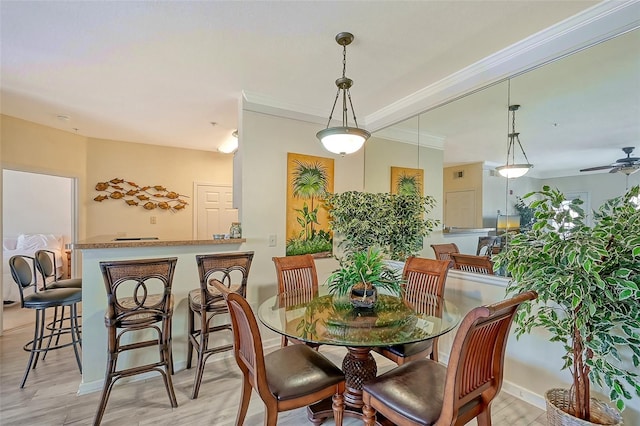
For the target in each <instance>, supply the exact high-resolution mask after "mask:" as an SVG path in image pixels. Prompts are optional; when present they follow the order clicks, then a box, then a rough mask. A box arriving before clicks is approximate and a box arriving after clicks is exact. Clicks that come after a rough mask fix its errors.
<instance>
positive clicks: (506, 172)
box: [496, 164, 533, 179]
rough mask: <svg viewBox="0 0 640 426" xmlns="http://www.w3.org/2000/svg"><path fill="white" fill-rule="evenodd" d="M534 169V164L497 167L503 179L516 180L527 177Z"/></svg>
mask: <svg viewBox="0 0 640 426" xmlns="http://www.w3.org/2000/svg"><path fill="white" fill-rule="evenodd" d="M532 167H533V164H509V165H506V166H500V167H496V170H497V171H498V173H500V176H502V177H506V178H507V179H515V178H519V177H522V176H524V175H526V174H527V172H528V171H529V169H531V168H532Z"/></svg>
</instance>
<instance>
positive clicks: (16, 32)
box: [0, 0, 640, 167]
mask: <svg viewBox="0 0 640 426" xmlns="http://www.w3.org/2000/svg"><path fill="white" fill-rule="evenodd" d="M597 3H598V2H596V1H563V0H556V1H545V2H541V1H536V0H532V1H379V2H363V1H307V2H296V1H166V2H133V1H129V2H68V1H48V2H31V1H3V2H1V3H0V8H1V9H0V11H1V15H0V19H1V33H0V35H1V46H0V47H1V69H0V71H1V75H0V78H1V80H0V83H1V93H0V95H1V96H2V98H1V100H2V102H1V112H2V113H3V114H6V115H9V116H14V117H18V118H22V119H25V120H29V121H33V122H36V123H40V124H43V125H47V126H51V127H54V128H58V129H62V130H66V131H71V132H77V133H78V134H81V135H85V136H89V137H93V138H102V139H112V140H123V141H132V142H140V143H151V144H158V145H169V146H180V147H184V148H194V149H203V150H211V151H214V150H216V149H217V147H218V146H219V145H220V144H221V143H222V142H224V141H225V140H226V139H228V138H229V137H230V135H231V132H232V131H233V130H234V129H236V128H237V126H238V108H239V101H240V99H241V97H242V96H243V95H244V97H245V98H251V99H259V100H260V101H261V102H262V103H264V104H265V105H272V106H278V107H279V108H281V109H287V110H291V111H296V112H298V113H302V114H307V115H309V116H314V117H317V118H318V120H319V121H318V122H321V120H320V118H321V117H328V115H329V111H330V108H331V104H332V102H333V99H334V96H335V91H336V88H335V84H334V80H335V79H336V78H337V77H339V76H340V74H341V71H342V67H341V65H342V63H341V62H342V52H341V50H342V49H341V47H340V46H338V45H337V44H336V42H335V40H334V36H335V35H336V34H337V33H338V32H341V31H349V32H352V33H353V34H354V35H355V41H354V42H353V43H352V44H351V45H350V46H349V47H348V48H347V76H349V77H351V78H352V79H353V80H354V81H355V84H354V86H353V88H352V89H351V94H352V98H353V102H354V106H355V109H356V112H357V116H358V119H359V124H360V125H361V126H362V125H363V124H364V126H365V127H366V126H367V125H368V124H369V123H373V122H374V121H375V120H374V118H375V117H380V116H381V115H382V114H384V113H385V111H386V109H387V108H388V106H389V105H392V104H394V103H398V102H401V101H402V100H403V99H407V98H409V97H411V96H412V95H414V94H416V93H419V92H420V91H421V90H424V88H427V87H431V86H433V85H434V84H435V83H437V82H440V81H442V80H443V79H446V78H447V77H448V76H451V75H453V74H454V73H456V72H457V71H459V70H461V69H463V68H465V67H468V66H470V65H472V64H474V63H477V62H478V61H480V60H482V59H483V58H485V57H487V56H489V55H492V54H494V53H496V52H499V51H501V50H502V49H505V48H507V47H508V46H511V45H513V44H514V43H516V42H518V41H520V40H522V39H525V38H527V37H529V36H531V35H532V34H535V33H538V32H539V31H541V30H544V29H546V28H548V27H551V26H553V25H554V24H557V23H558V22H561V21H563V20H565V19H567V18H569V17H571V16H573V15H575V14H578V13H581V12H584V11H585V10H588V9H589V8H590V7H592V6H594V5H596V4H597ZM636 47H637V46H636ZM635 56H636V59H637V57H638V56H639V55H635ZM636 65H637V61H636ZM519 78H524V76H522V77H519ZM515 86H516V83H515V81H514V83H513V91H514V92H515ZM536 90H537V89H536ZM536 90H533V92H535V91H536ZM519 102H521V103H523V104H525V105H523V109H522V110H521V111H519V114H520V115H521V116H522V120H523V121H524V118H525V116H526V114H528V113H529V112H528V111H531V107H530V106H528V105H533V103H532V102H529V104H526V102H525V99H524V95H523V99H522V100H521V101H519ZM500 108H504V97H503V101H502V104H501V105H500ZM559 108H560V106H559ZM560 109H562V108H560ZM636 112H637V111H636ZM520 115H519V116H518V120H520ZM60 116H62V118H61V117H60ZM504 116H505V114H503V118H502V120H501V123H504V122H505V119H504ZM323 119H324V118H323ZM546 119H547V120H548V121H553V122H555V120H556V118H555V117H553V115H552V114H549V116H548V117H546ZM379 121H380V120H379ZM212 122H215V123H217V124H216V125H215V126H213V125H212V124H211V123H212ZM523 125H524V124H523ZM322 126H323V125H321V124H319V126H318V127H319V129H320V128H322ZM373 130H375V129H373ZM519 130H520V129H519ZM433 131H434V132H436V133H439V132H441V135H442V136H443V137H446V136H447V135H446V134H445V133H446V132H445V130H444V129H435V128H434V130H433ZM469 131H472V129H471V130H469ZM503 133H504V132H503ZM521 133H522V139H523V143H524V144H525V147H526V150H527V154H528V155H529V156H530V159H531V160H532V162H536V160H535V155H534V152H532V151H534V150H535V149H534V147H533V145H532V144H531V143H530V142H529V140H533V139H532V137H533V135H531V136H530V133H529V134H527V133H526V130H525V129H524V128H523V129H522V130H521ZM636 136H637V135H636ZM454 139H456V138H453V137H451V138H450V139H449V141H448V142H447V143H446V145H445V155H446V160H447V161H449V162H450V161H451V160H452V159H451V158H449V157H450V155H449V154H451V155H453V156H460V158H458V159H457V160H454V161H470V159H469V158H467V157H465V156H466V155H469V156H471V153H474V157H475V156H480V157H485V156H486V155H485V154H486V153H487V152H491V151H492V150H495V148H492V147H489V146H487V147H484V148H483V147H482V145H480V144H478V146H477V150H472V149H467V148H464V147H462V146H463V145H459V146H456V145H455V144H454V142H453V141H454ZM498 139H501V140H503V141H504V137H503V135H502V136H500V138H498ZM616 142H617V141H616ZM502 145H504V142H503V143H502ZM592 145H593V146H592V148H595V147H598V146H599V145H598V144H597V143H596V142H593V143H592ZM637 145H638V149H639V150H640V142H639V143H638V144H637ZM449 150H450V152H449ZM503 150H504V149H503V147H501V148H500V149H499V151H503ZM475 151H477V152H475ZM531 157H533V158H531ZM615 158H618V157H615ZM615 158H613V159H615ZM484 159H488V160H490V161H492V159H489V158H474V159H473V161H478V160H484ZM603 159H604V157H603V156H600V158H598V161H601V160H603ZM498 161H500V160H498ZM537 164H538V163H537V162H536V165H537ZM590 165H599V164H590V163H589V164H585V165H584V167H587V166H590Z"/></svg>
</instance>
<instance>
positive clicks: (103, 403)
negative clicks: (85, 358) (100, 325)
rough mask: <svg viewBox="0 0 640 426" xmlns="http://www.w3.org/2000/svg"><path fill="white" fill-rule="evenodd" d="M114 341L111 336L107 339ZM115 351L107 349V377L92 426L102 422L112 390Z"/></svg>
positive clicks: (115, 361)
mask: <svg viewBox="0 0 640 426" xmlns="http://www.w3.org/2000/svg"><path fill="white" fill-rule="evenodd" d="M111 332H112V331H111V330H109V334H111ZM112 338H113V339H115V337H114V336H113V337H112V336H109V339H110V340H111V339H112ZM114 351H115V349H112V348H109V354H108V355H107V357H108V359H107V376H106V377H105V379H104V386H103V387H102V396H101V397H100V404H98V411H96V417H95V419H94V421H93V424H94V426H98V425H100V423H101V422H102V416H104V411H105V409H106V408H107V402H108V401H109V395H110V394H111V389H112V388H113V384H114V381H113V376H114V374H115V371H116V363H117V360H118V358H117V356H118V355H117V353H114Z"/></svg>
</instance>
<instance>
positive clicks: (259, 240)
mask: <svg viewBox="0 0 640 426" xmlns="http://www.w3.org/2000/svg"><path fill="white" fill-rule="evenodd" d="M322 127H323V126H322V125H320V124H314V123H309V122H304V121H298V120H292V119H287V118H282V117H276V116H272V115H267V114H261V113H257V112H253V111H247V110H244V111H243V113H242V124H241V128H240V141H239V142H240V150H241V152H240V153H239V155H240V158H242V165H241V175H242V176H241V178H242V200H241V206H242V208H241V211H240V220H241V222H242V233H243V237H245V238H246V239H247V242H246V243H245V244H244V245H243V249H247V250H254V251H255V257H254V259H253V263H252V264H251V280H250V281H251V285H250V288H249V289H248V294H247V297H248V299H249V301H250V302H252V303H253V304H255V303H256V302H257V301H262V300H264V299H266V298H267V297H269V296H272V295H273V294H275V292H276V275H275V268H274V266H273V261H272V260H271V258H272V257H273V256H284V255H285V241H284V236H285V212H286V210H285V207H286V173H287V164H286V162H287V152H294V153H302V154H308V155H315V156H318V157H330V158H334V159H335V184H334V191H336V192H343V191H348V190H362V189H363V188H362V184H363V173H364V171H363V164H364V154H363V151H362V150H361V151H359V152H357V153H355V154H351V155H347V156H345V157H340V156H339V155H334V154H330V153H329V152H327V151H325V150H324V148H323V147H322V145H321V144H320V142H319V141H318V140H317V139H316V137H315V134H316V132H318V130H321V129H322ZM269 235H276V237H277V246H276V247H269V246H268V238H269ZM316 265H317V268H318V278H319V280H320V281H321V282H324V279H326V277H327V275H328V273H329V272H330V271H331V270H332V269H334V268H335V267H336V266H337V263H336V262H335V260H333V259H318V260H317V262H316Z"/></svg>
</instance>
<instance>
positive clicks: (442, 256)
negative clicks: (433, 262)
mask: <svg viewBox="0 0 640 426" xmlns="http://www.w3.org/2000/svg"><path fill="white" fill-rule="evenodd" d="M431 248H432V249H433V252H434V253H435V255H436V259H438V260H449V261H450V262H449V267H450V268H451V267H453V260H452V259H451V253H460V250H458V246H457V245H456V244H455V243H448V244H431Z"/></svg>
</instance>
